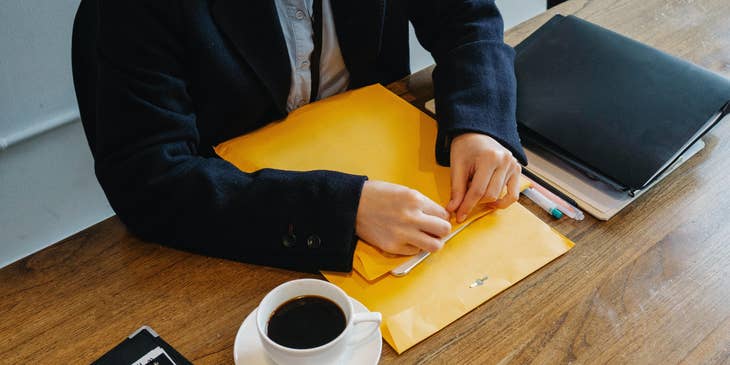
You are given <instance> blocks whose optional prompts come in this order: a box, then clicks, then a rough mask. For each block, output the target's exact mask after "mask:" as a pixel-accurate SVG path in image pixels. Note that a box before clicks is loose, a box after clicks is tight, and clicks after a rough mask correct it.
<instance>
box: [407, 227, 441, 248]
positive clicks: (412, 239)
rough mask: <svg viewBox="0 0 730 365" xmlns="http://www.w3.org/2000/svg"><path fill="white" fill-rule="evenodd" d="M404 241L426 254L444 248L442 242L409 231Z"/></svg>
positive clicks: (426, 235) (420, 233) (422, 233)
mask: <svg viewBox="0 0 730 365" xmlns="http://www.w3.org/2000/svg"><path fill="white" fill-rule="evenodd" d="M406 239H407V242H408V244H409V245H411V246H415V247H418V248H419V249H421V250H424V251H428V252H436V251H438V250H439V249H441V247H443V246H444V242H443V241H442V240H440V239H438V238H435V237H433V236H431V235H428V234H426V233H424V232H420V231H411V232H410V234H409V235H408V237H407V238H406Z"/></svg>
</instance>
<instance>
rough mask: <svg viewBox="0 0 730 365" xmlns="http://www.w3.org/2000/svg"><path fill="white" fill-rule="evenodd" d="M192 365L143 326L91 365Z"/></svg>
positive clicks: (150, 329) (152, 331)
mask: <svg viewBox="0 0 730 365" xmlns="http://www.w3.org/2000/svg"><path fill="white" fill-rule="evenodd" d="M147 364H149V365H152V364H159V365H167V364H173V365H192V363H191V362H190V361H188V360H187V359H185V358H184V357H183V356H182V355H180V353H179V352H177V351H175V349H174V348H172V346H170V345H168V344H167V342H165V341H164V340H163V339H162V338H161V337H160V336H159V335H158V334H157V333H156V332H155V331H154V330H153V329H152V328H150V327H148V326H143V327H142V328H140V329H138V330H137V331H135V332H134V333H132V334H131V335H130V336H129V337H128V338H126V339H125V340H124V341H122V343H120V344H119V345H117V346H116V347H115V348H113V349H112V350H111V351H109V352H107V353H106V354H104V356H102V357H101V358H99V360H96V361H94V362H93V363H92V365H147Z"/></svg>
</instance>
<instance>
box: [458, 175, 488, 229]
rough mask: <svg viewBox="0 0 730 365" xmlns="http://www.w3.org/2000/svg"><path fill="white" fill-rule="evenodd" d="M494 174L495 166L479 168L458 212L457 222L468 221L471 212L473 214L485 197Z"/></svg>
mask: <svg viewBox="0 0 730 365" xmlns="http://www.w3.org/2000/svg"><path fill="white" fill-rule="evenodd" d="M493 172H494V167H493V166H480V167H477V170H476V172H475V173H474V177H473V178H472V179H471V184H470V185H469V190H468V191H467V192H466V195H465V196H464V201H462V202H461V205H460V206H459V210H458V211H457V212H456V221H457V222H459V223H461V222H463V221H464V220H465V219H466V216H467V215H469V212H471V210H472V209H473V208H474V206H475V205H476V204H477V203H478V202H479V200H481V199H482V196H484V193H485V192H486V190H487V184H489V180H490V179H491V177H492V173H493Z"/></svg>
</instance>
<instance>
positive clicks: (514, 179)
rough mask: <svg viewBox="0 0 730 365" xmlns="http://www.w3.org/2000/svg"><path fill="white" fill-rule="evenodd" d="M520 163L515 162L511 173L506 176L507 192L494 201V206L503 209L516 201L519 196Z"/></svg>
mask: <svg viewBox="0 0 730 365" xmlns="http://www.w3.org/2000/svg"><path fill="white" fill-rule="evenodd" d="M520 173H521V169H520V165H519V164H518V163H517V162H515V163H514V165H513V168H512V173H511V174H510V175H509V176H508V177H507V194H505V196H503V197H502V198H501V199H499V200H497V201H496V202H495V204H494V205H495V206H496V207H497V208H499V209H504V208H507V207H508V206H510V205H511V204H512V203H514V202H516V201H517V199H519V197H520Z"/></svg>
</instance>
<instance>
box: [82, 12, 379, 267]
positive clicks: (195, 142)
mask: <svg viewBox="0 0 730 365" xmlns="http://www.w3.org/2000/svg"><path fill="white" fill-rule="evenodd" d="M169 3H170V4H168V1H133V0H130V1H101V2H99V4H100V5H99V6H100V8H99V35H98V57H99V65H98V66H99V71H98V75H97V82H98V84H97V85H98V86H97V87H98V99H97V100H98V101H97V105H96V107H97V113H98V114H97V115H98V119H97V121H96V133H95V136H92V138H93V139H94V142H95V143H93V145H95V151H94V152H95V169H96V174H97V177H98V180H99V182H100V184H101V186H102V188H103V189H104V191H105V193H106V195H107V197H108V199H109V202H110V203H111V205H112V207H113V208H114V210H115V211H116V213H117V214H118V216H119V218H120V219H121V220H122V221H123V222H124V223H125V224H126V226H127V227H128V228H129V230H130V231H132V232H133V233H135V234H137V235H138V236H140V237H141V238H143V239H145V240H150V241H155V242H159V243H162V244H164V245H168V246H172V247H175V248H179V249H184V250H188V251H192V252H196V253H202V254H205V255H211V256H217V257H223V258H228V259H233V260H238V261H244V262H250V263H257V264H264V265H270V266H278V267H284V268H290V269H296V270H302V271H316V270H336V271H350V270H351V267H352V256H353V252H354V249H355V244H356V240H355V237H354V227H355V215H356V212H357V207H358V204H359V198H360V193H361V190H362V186H363V183H364V181H365V180H366V177H364V176H354V175H348V174H343V173H338V172H332V171H311V172H288V171H280V170H273V169H264V170H260V171H257V172H255V173H252V174H247V173H243V172H241V171H240V170H238V169H237V168H236V167H235V166H233V165H231V164H230V163H228V162H226V161H224V160H221V159H218V158H205V157H202V156H200V155H199V154H198V151H199V148H201V147H200V146H199V134H198V130H197V128H196V114H195V110H194V108H193V106H192V105H193V103H192V100H191V95H190V94H189V92H188V85H187V83H186V78H185V74H186V72H187V70H186V69H185V67H186V65H185V62H184V60H185V52H184V32H185V30H184V29H183V26H182V24H180V23H181V22H182V21H181V16H179V15H180V14H176V12H180V8H179V4H176V3H174V4H173V2H172V1H169ZM194 72H204V70H194Z"/></svg>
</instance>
